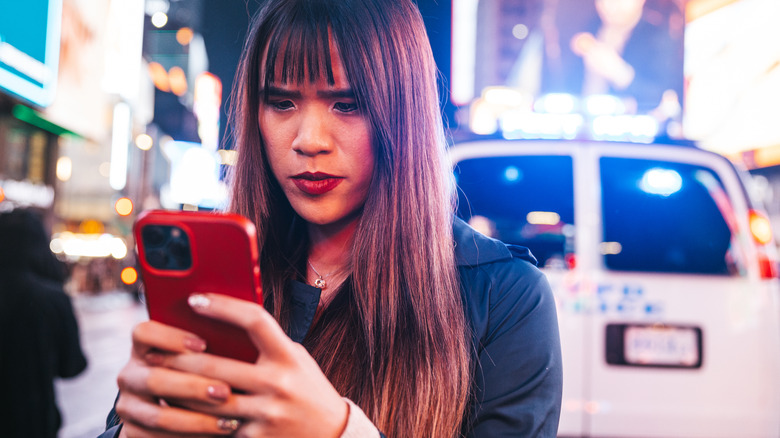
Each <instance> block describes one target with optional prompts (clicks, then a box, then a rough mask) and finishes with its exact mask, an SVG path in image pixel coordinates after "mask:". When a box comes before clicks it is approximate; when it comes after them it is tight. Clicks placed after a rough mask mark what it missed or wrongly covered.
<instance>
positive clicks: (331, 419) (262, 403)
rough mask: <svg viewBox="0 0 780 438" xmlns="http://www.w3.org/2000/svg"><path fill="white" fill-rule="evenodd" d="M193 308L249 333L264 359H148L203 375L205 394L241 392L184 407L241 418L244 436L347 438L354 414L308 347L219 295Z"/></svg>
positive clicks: (197, 298) (247, 306) (250, 307)
mask: <svg viewBox="0 0 780 438" xmlns="http://www.w3.org/2000/svg"><path fill="white" fill-rule="evenodd" d="M190 305H191V306H192V307H193V309H194V310H195V311H196V312H198V313H200V314H202V315H204V316H208V317H211V318H215V319H218V320H222V321H225V322H228V323H231V324H234V325H236V326H238V327H241V328H243V329H244V330H246V331H247V333H249V336H250V337H251V339H252V341H253V343H254V344H255V346H256V347H257V349H258V351H259V352H260V356H259V357H258V359H257V361H256V362H255V363H253V364H250V363H246V362H241V361H237V360H233V359H228V358H223V357H218V356H213V355H209V354H203V353H200V354H198V353H194V354H174V355H168V354H151V355H147V360H150V361H151V362H153V363H155V364H157V365H161V366H164V367H167V368H170V369H171V370H170V372H172V373H173V372H177V371H178V372H184V373H188V375H189V374H190V373H191V374H196V375H199V376H201V379H203V380H202V382H201V383H200V385H202V386H201V387H200V390H199V391H203V388H206V387H207V386H208V384H209V383H207V382H225V383H226V384H228V385H229V386H230V387H232V388H233V389H234V390H237V391H239V393H236V394H232V395H231V396H230V397H229V398H228V399H227V400H226V401H225V402H224V403H212V402H210V401H209V400H207V399H206V398H203V397H200V398H198V397H187V398H188V399H189V400H190V402H184V403H183V405H184V406H186V407H188V408H190V409H192V410H193V411H195V412H208V413H210V414H212V415H213V416H212V417H208V418H212V419H213V418H217V417H227V418H240V419H241V423H242V425H241V426H240V428H239V429H238V431H237V432H236V436H239V437H292V438H295V437H326V438H328V437H332V438H336V437H338V436H340V435H341V433H342V431H343V430H344V427H345V425H346V423H347V416H348V413H349V407H348V405H347V403H346V402H345V401H344V400H343V399H342V398H341V396H340V395H339V393H338V392H337V391H336V389H335V388H334V387H333V386H332V385H331V383H330V381H328V379H327V377H325V375H324V374H323V373H322V371H321V370H320V368H319V366H318V365H317V362H315V361H314V359H313V358H312V357H311V356H310V355H309V353H308V352H307V351H306V350H305V349H304V348H303V346H301V345H300V344H297V343H295V342H293V341H292V340H291V339H290V338H288V337H287V335H286V334H285V333H284V331H283V330H282V328H281V327H280V326H279V325H278V324H277V322H276V320H275V319H274V318H273V317H272V316H271V315H270V314H269V313H268V312H267V311H266V310H265V309H263V308H262V306H260V305H257V304H255V303H250V302H247V301H243V300H239V299H235V298H230V297H226V296H223V295H218V294H202V295H201V294H199V295H193V296H191V297H190ZM203 385H205V386H203ZM197 392H198V391H195V393H197Z"/></svg>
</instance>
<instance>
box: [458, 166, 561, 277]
mask: <svg viewBox="0 0 780 438" xmlns="http://www.w3.org/2000/svg"><path fill="white" fill-rule="evenodd" d="M455 178H456V180H457V182H458V188H459V191H458V215H459V216H460V217H461V218H463V219H464V220H465V221H467V222H468V223H469V224H470V225H471V226H472V227H474V228H476V229H477V230H479V231H480V232H482V233H484V234H486V235H488V236H491V237H494V238H497V239H500V240H502V241H504V242H506V243H512V244H516V245H522V246H527V247H528V248H530V249H531V252H532V253H533V254H534V256H535V257H536V258H537V259H538V261H539V266H546V267H560V268H564V267H566V266H567V265H568V263H566V262H567V261H569V260H568V257H570V255H571V254H573V253H574V183H573V175H572V158H571V157H570V156H509V157H506V156H503V157H483V158H474V159H469V160H463V161H461V162H459V163H458V165H457V166H456V167H455Z"/></svg>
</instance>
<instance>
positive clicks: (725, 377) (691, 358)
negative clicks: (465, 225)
mask: <svg viewBox="0 0 780 438" xmlns="http://www.w3.org/2000/svg"><path fill="white" fill-rule="evenodd" d="M451 157H452V160H453V163H454V165H455V167H454V169H455V175H456V178H457V181H458V186H459V205H458V214H459V215H460V216H461V217H463V218H464V219H465V220H466V221H468V222H469V223H471V224H472V226H474V227H475V228H477V229H479V230H480V231H482V232H484V233H486V234H489V235H491V236H494V237H496V238H498V239H501V240H503V241H505V242H508V243H514V244H519V245H523V246H527V247H529V248H530V249H531V250H532V252H533V253H534V255H535V256H536V257H537V258H538V259H539V266H540V268H542V270H543V271H544V273H545V274H546V275H547V277H548V278H549V281H550V283H551V285H552V288H553V291H554V293H555V298H556V301H557V304H558V318H559V324H560V330H561V342H562V348H563V361H564V369H563V372H564V390H563V405H562V413H561V422H560V427H559V436H572V437H644V438H648V437H676V438H682V437H707V438H715V437H724V438H725V437H728V438H736V437H739V438H745V437H779V436H780V305H779V303H780V297H779V296H778V294H780V282H779V281H780V280H778V278H777V275H778V274H777V268H778V265H777V250H776V247H775V246H774V242H773V240H772V236H771V230H770V228H769V222H768V220H767V218H766V216H764V215H763V214H762V213H761V211H759V210H758V209H757V208H756V207H755V204H754V203H753V202H751V200H750V196H749V195H748V191H747V190H746V189H745V185H744V184H743V181H744V177H745V175H741V174H740V173H738V172H737V171H736V170H735V168H734V167H733V166H732V165H731V163H730V162H728V161H727V160H726V159H725V158H723V157H721V156H719V155H716V154H713V153H710V152H706V151H702V150H699V149H696V148H693V147H681V146H663V145H640V144H626V143H609V142H589V141H546V140H539V141H531V140H519V141H511V140H486V141H475V142H467V143H461V144H457V145H455V146H453V147H452V148H451Z"/></svg>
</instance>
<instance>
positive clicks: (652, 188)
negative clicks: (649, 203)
mask: <svg viewBox="0 0 780 438" xmlns="http://www.w3.org/2000/svg"><path fill="white" fill-rule="evenodd" d="M639 188H640V189H642V191H644V192H646V193H649V194H651V195H661V196H670V195H672V194H673V193H676V192H678V191H680V189H681V188H682V177H681V176H680V174H679V173H677V172H676V171H674V170H671V169H663V168H660V167H654V168H652V169H648V170H647V171H646V172H645V174H644V175H642V180H641V181H640V182H639Z"/></svg>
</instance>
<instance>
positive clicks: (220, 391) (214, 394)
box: [206, 385, 230, 401]
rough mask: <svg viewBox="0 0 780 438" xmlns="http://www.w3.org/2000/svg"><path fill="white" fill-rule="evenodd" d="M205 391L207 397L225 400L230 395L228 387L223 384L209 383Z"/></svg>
mask: <svg viewBox="0 0 780 438" xmlns="http://www.w3.org/2000/svg"><path fill="white" fill-rule="evenodd" d="M206 391H207V392H208V393H209V397H211V398H213V399H214V400H220V401H225V400H227V398H228V396H229V395H230V389H229V388H228V387H227V386H223V385H209V387H208V388H206Z"/></svg>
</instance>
